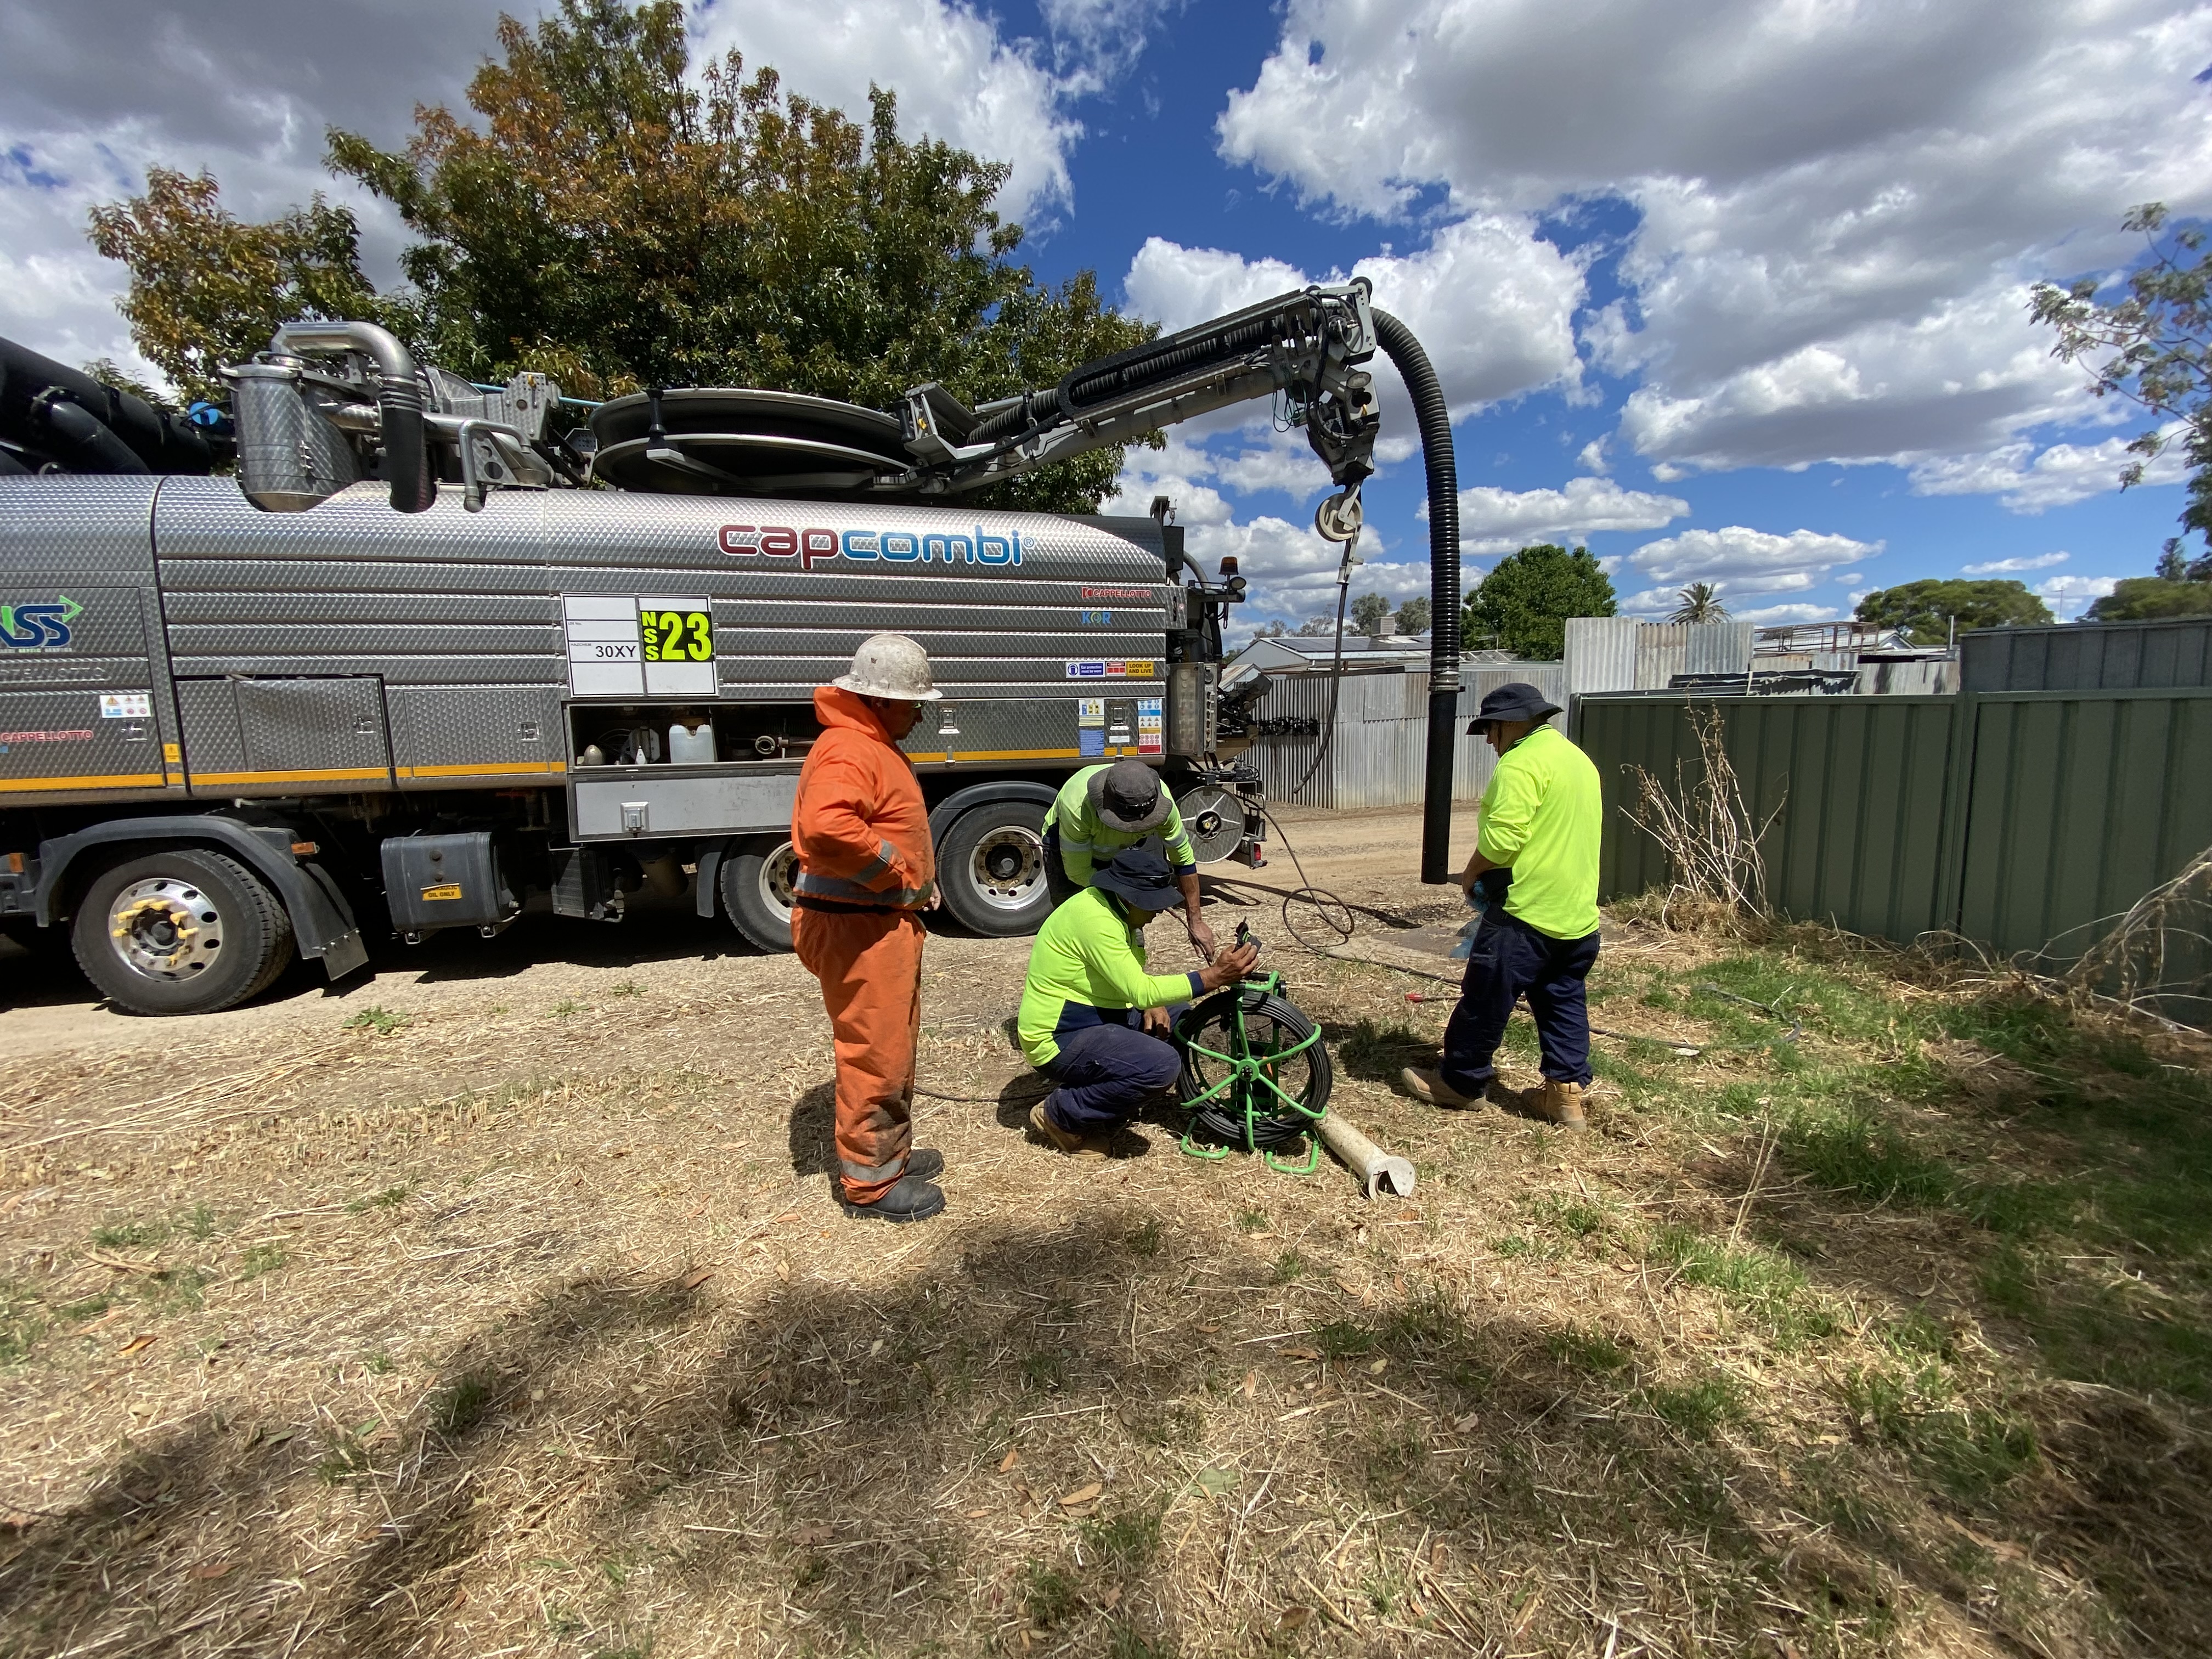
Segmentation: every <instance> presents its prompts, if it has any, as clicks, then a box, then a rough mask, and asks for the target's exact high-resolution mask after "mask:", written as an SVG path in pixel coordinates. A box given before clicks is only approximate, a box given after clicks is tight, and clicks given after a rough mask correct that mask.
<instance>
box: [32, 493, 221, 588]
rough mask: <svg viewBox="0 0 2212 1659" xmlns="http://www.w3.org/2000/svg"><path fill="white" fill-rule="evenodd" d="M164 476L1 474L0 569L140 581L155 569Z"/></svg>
mask: <svg viewBox="0 0 2212 1659" xmlns="http://www.w3.org/2000/svg"><path fill="white" fill-rule="evenodd" d="M167 482H168V480H166V479H160V478H108V477H58V478H0V569H4V570H5V571H7V572H8V574H9V580H13V581H31V582H43V581H47V580H56V579H63V578H70V577H74V578H76V579H77V580H87V579H90V580H95V581H97V580H106V581H111V582H125V583H130V584H131V585H134V586H135V585H137V584H139V583H142V582H143V581H145V580H147V578H148V577H149V576H150V575H151V574H153V564H154V550H153V544H152V541H151V540H150V539H149V525H150V524H151V522H152V520H153V512H154V496H155V490H156V489H158V488H159V487H160V486H161V484H163V483H167ZM231 494H232V495H237V494H238V489H237V486H236V485H232V486H231ZM240 499H241V500H243V499H244V498H243V497H240Z"/></svg>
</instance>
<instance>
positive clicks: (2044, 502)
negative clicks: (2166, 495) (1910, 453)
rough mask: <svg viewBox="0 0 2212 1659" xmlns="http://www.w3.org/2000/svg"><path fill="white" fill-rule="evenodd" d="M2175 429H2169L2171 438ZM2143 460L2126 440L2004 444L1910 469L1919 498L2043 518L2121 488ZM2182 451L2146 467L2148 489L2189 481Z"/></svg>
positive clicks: (2177, 449) (2168, 450) (2170, 450)
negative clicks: (1971, 502) (1983, 503)
mask: <svg viewBox="0 0 2212 1659" xmlns="http://www.w3.org/2000/svg"><path fill="white" fill-rule="evenodd" d="M2178 431H2179V428H2176V427H2168V428H2166V435H2167V436H2168V437H2169V438H2172V437H2173V436H2174V435H2176V434H2177V433H2178ZM2138 459H2141V458H2140V457H2138V456H2136V455H2132V454H2130V453H2128V440H2127V439H2125V438H2107V439H2106V440H2105V441H2103V442H2102V443H2095V444H2052V445H2051V446H2050V447H2048V448H2046V449H2044V450H2042V451H2040V452H2039V451H2038V450H2037V449H2036V447H2035V446H2034V445H2033V444H2032V443H2014V444H2006V445H2004V446H2002V447H2000V448H1997V449H1993V450H1990V451H1987V452H1985V453H1982V454H1978V455H1960V456H1954V457H1934V458H1930V459H1926V460H1923V461H1922V462H1920V463H1919V464H1918V465H1916V466H1914V467H1913V469H1912V493H1913V494H1914V495H1996V497H1997V499H1998V501H2000V503H2002V505H2003V506H2004V507H2008V509H2010V510H2011V511H2013V512H2015V513H2040V512H2042V511H2043V509H2044V508H2045V507H2069V506H2071V505H2072V504H2073V503H2074V502H2075V501H2087V500H2088V499H2089V497H2091V496H2092V495H2103V494H2105V493H2106V491H2108V490H2114V489H2118V488H2119V487H2120V473H2121V471H2122V470H2123V469H2124V468H2126V467H2127V466H2129V465H2132V464H2133V463H2134V462H2136V460H2138ZM2188 472H2189V469H2188V466H2187V465H2186V464H2185V461H2184V459H2183V457H2182V452H2181V449H2180V447H2179V445H2176V444H2169V446H2168V447H2167V448H2166V452H2165V453H2163V454H2161V455H2159V456H2156V457H2154V459H2151V460H2149V461H2148V462H2146V463H2144V465H2143V482H2144V483H2179V482H2180V481H2181V480H2182V479H2183V478H2185V477H2187V476H2188Z"/></svg>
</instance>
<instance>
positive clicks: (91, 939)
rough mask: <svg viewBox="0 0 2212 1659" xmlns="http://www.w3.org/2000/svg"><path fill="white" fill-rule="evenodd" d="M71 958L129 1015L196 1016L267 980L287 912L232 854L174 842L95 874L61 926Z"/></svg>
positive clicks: (283, 939) (286, 939) (284, 935)
mask: <svg viewBox="0 0 2212 1659" xmlns="http://www.w3.org/2000/svg"><path fill="white" fill-rule="evenodd" d="M70 940H71V943H72V944H73V945H75V946H76V959H77V965H78V966H79V967H81V968H82V969H84V972H85V977H86V978H88V979H89V980H90V981H92V982H93V984H94V986H95V987H98V988H99V989H100V992H101V993H102V994H105V995H106V998H107V1000H109V1001H110V1002H112V1003H113V1004H114V1005H115V1006H117V1007H118V1008H125V1009H128V1010H129V1011H130V1012H132V1013H134V1014H205V1013H212V1012H215V1011H216V1009H218V1008H228V1007H230V1006H233V1005H234V1004H236V1003H240V1002H243V1001H245V1000H246V998H248V997H250V996H253V995H256V994H258V993H259V992H262V991H264V990H266V989H267V988H268V987H270V985H271V984H273V983H275V981H276V977H277V975H280V974H282V973H283V971H284V969H285V967H286V966H287V964H288V963H289V962H290V960H291V956H292V919H291V917H289V915H286V914H285V912H284V907H283V905H282V904H281V903H279V902H277V900H276V895H275V894H274V893H271V892H270V890H269V889H268V888H267V887H266V886H264V884H263V883H262V880H261V878H260V877H258V876H257V875H255V874H254V873H253V872H252V871H251V870H249V869H247V868H246V866H244V865H243V864H240V862H239V861H238V860H236V859H234V858H229V857H226V856H225V855H224V854H221V853H211V852H206V851H204V850H202V849H200V848H175V849H174V850H173V851H168V852H161V853H153V854H148V855H147V856H146V857H144V858H137V859H131V860H126V861H125V862H124V863H121V864H118V865H117V866H114V867H113V868H112V869H110V870H107V871H105V872H102V873H101V874H100V875H99V876H98V877H96V878H94V881H93V883H92V885H91V886H89V887H88V888H87V889H86V890H85V892H84V896H83V897H82V899H80V900H79V901H78V902H77V907H76V921H75V923H74V924H73V925H72V926H71V928H70Z"/></svg>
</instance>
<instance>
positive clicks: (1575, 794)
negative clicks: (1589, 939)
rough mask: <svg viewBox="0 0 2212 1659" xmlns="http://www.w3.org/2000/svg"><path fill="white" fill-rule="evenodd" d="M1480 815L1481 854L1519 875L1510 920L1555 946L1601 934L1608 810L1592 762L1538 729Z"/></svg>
mask: <svg viewBox="0 0 2212 1659" xmlns="http://www.w3.org/2000/svg"><path fill="white" fill-rule="evenodd" d="M1481 811H1482V817H1481V821H1480V824H1479V825H1478V826H1477V834H1476V836H1475V843H1474V844H1475V848H1476V850H1477V851H1479V852H1480V853H1481V854H1482V856H1483V857H1485V858H1486V859H1488V860H1490V861H1491V862H1492V864H1503V865H1509V866H1511V867H1512V871H1513V884H1512V885H1511V886H1510V887H1508V888H1507V889H1506V890H1505V914H1506V915H1509V916H1517V917H1519V918H1520V919H1521V920H1522V921H1525V922H1527V923H1528V926H1530V927H1533V928H1534V929H1535V930H1536V931H1537V932H1538V933H1545V934H1548V935H1549V936H1550V937H1552V938H1553V939H1582V938H1584V937H1586V936H1587V935H1589V934H1591V933H1595V932H1597V923H1598V915H1597V848H1598V837H1599V835H1600V833H1601V831H1602V829H1603V828H1604V824H1605V806H1604V804H1603V802H1602V801H1601V799H1599V793H1598V781H1597V768H1596V767H1595V766H1593V765H1591V764H1590V758H1589V756H1588V755H1585V754H1584V753H1583V751H1582V750H1579V749H1577V748H1576V747H1575V746H1574V744H1571V743H1570V742H1568V741H1567V739H1566V738H1565V737H1564V736H1562V735H1561V734H1560V732H1559V730H1558V728H1557V727H1554V726H1538V727H1537V728H1536V729H1535V730H1534V731H1533V732H1530V733H1529V734H1528V736H1527V737H1525V738H1522V739H1521V741H1520V742H1518V743H1516V744H1514V745H1513V746H1512V747H1511V748H1510V749H1509V750H1506V751H1505V752H1504V754H1503V755H1501V756H1499V757H1498V770H1497V771H1495V772H1493V773H1492V774H1491V778H1490V787H1488V788H1487V789H1485V790H1484V791H1483V792H1482V808H1481Z"/></svg>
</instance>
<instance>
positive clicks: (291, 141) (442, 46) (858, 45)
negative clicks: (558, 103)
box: [0, 0, 1081, 375]
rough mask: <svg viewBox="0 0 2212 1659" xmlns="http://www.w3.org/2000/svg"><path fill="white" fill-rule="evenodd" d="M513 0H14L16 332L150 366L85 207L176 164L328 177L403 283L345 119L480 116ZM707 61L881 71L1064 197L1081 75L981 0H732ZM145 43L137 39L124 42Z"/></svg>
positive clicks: (817, 78)
mask: <svg viewBox="0 0 2212 1659" xmlns="http://www.w3.org/2000/svg"><path fill="white" fill-rule="evenodd" d="M533 9H534V8H533ZM500 13H501V4H500V3H499V0H325V3H320V4H317V5H313V6H307V7H301V6H298V5H294V4H287V3H283V0H226V3H224V4H222V5H220V6H216V7H212V8H203V9H199V10H196V11H191V12H186V11H180V10H176V9H165V8H161V7H154V8H149V7H148V6H146V5H144V4H143V3H139V0H72V3H70V4H68V5H55V6H15V7H11V8H9V10H8V13H7V22H6V29H7V49H6V50H5V51H4V52H0V334H5V335H6V336H8V337H10V338H12V339H15V340H19V341H21V343H23V344H25V345H27V346H29V347H31V348H32V349H34V350H38V351H42V352H45V353H46V355H48V356H53V357H57V358H59V359H61V360H62V361H64V362H72V363H75V362H82V361H84V360H85V359H87V358H88V357H93V356H110V357H113V358H114V359H116V360H117V361H118V362H120V363H121V364H123V365H124V366H125V368H131V369H133V370H135V371H136V372H137V373H139V374H148V375H150V374H151V373H152V370H151V368H150V366H149V365H148V364H146V363H145V362H143V360H141V359H139V358H138V357H137V355H136V354H135V353H134V352H133V351H132V350H131V346H130V340H129V332H128V330H127V329H126V327H125V325H124V322H123V320H122V319H121V318H120V317H119V316H118V315H117V314H116V312H115V309H114V301H115V299H116V297H117V296H118V295H120V294H121V293H122V291H123V288H124V276H123V271H122V269H121V267H120V266H118V265H115V264H110V263H109V262H107V261H106V260H103V259H101V258H99V257H98V256H97V255H96V254H94V252H93V251H92V249H91V247H90V246H89V245H88V243H87V241H86V240H85V234H84V232H85V216H86V214H87V212H88V210H90V209H91V208H92V207H93V206H94V205H95V204H99V203H102V202H109V201H115V200H118V199H120V198H121V197H125V196H126V195H130V194H132V193H135V192H137V191H141V190H143V188H144V187H145V170H146V168H147V167H148V166H149V164H153V163H159V164H161V165H162V166H166V167H178V168H180V169H182V170H183V171H185V172H186V173H197V172H199V171H201V170H202V169H206V170H208V171H210V172H212V173H214V174H215V176H216V178H217V179H219V180H220V181H221V182H222V187H223V199H224V202H225V204H226V205H228V207H229V208H230V210H232V211H233V212H234V213H237V214H238V215H239V216H240V217H244V218H266V217H270V216H273V215H275V214H276V213H279V212H281V211H283V210H285V209H287V208H289V207H294V206H298V205H301V204H305V203H306V202H307V199H308V197H310V196H311V195H312V194H313V192H314V191H322V192H323V193H324V194H325V196H327V197H330V198H331V200H333V201H335V202H339V203H342V204H345V205H347V206H349V207H351V208H352V209H353V210H355V211H356V214H357V215H358V216H359V217H360V219H361V222H362V252H363V258H364V263H365V264H367V265H368V267H369V270H370V273H371V275H372V276H374V278H375V279H376V280H378V281H379V282H380V283H388V282H391V281H393V280H395V279H396V277H397V275H398V272H397V269H396V264H395V261H396V258H397V255H398V250H399V248H400V247H401V246H402V245H403V244H404V242H405V241H406V240H408V239H407V237H406V236H405V235H404V232H403V229H402V228H401V226H400V225H399V223H398V219H397V217H396V216H394V215H393V214H392V212H391V211H390V210H388V209H387V208H386V207H385V206H384V205H383V204H380V203H379V202H377V201H375V200H374V198H373V197H369V196H368V195H367V194H366V192H364V191H361V190H359V189H358V188H357V187H356V186H354V185H350V184H349V183H346V182H343V181H340V180H337V179H332V178H331V176H330V174H329V173H326V172H325V170H324V168H323V165H322V161H323V148H324V132H325V128H327V127H330V126H339V127H344V128H347V129H349V130H352V131H360V132H362V133H363V134H364V135H366V136H367V137H369V138H371V139H372V140H374V141H375V142H376V143H380V144H384V145H386V146H387V147H397V146H398V145H400V144H402V143H404V141H405V139H406V137H407V136H408V134H409V132H410V129H411V127H412V125H413V118H414V108H415V106H416V103H417V102H422V103H428V104H441V103H442V104H445V105H447V106H448V107H451V108H453V109H454V110H455V111H456V112H463V113H465V102H464V98H463V94H464V91H465V87H466V83H467V81H468V78H469V76H471V74H472V73H473V72H474V71H475V70H476V67H477V64H478V63H479V62H480V61H481V60H482V59H483V58H485V57H486V56H488V55H489V54H492V53H494V52H496V50H497V47H498V42H497V39H496V35H495V28H496V25H497V22H498V19H499V15H500ZM693 29H694V33H695V34H696V37H697V38H696V40H695V43H694V46H695V49H694V53H693V58H694V62H695V63H697V62H699V61H701V60H702V58H703V57H704V55H705V54H706V53H707V52H719V51H720V50H721V49H722V48H724V47H726V46H732V45H737V46H743V47H744V51H745V54H746V58H747V59H748V61H749V62H750V63H754V64H759V63H770V64H774V65H775V67H776V68H777V69H778V70H781V71H782V72H783V76H784V84H785V86H786V88H788V89H789V90H792V91H795V92H799V93H803V94H807V95H809V96H811V97H814V98H817V99H818V100H822V101H824V102H828V103H833V104H836V105H839V106H842V107H844V108H846V109H847V110H848V111H853V112H858V113H860V114H862V115H865V114H866V109H867V89H868V85H869V82H870V81H871V80H873V81H876V82H880V83H881V84H883V85H884V86H887V87H890V88H894V89H895V90H896V91H897V92H898V94H899V96H900V110H901V119H902V126H903V127H904V129H905V130H906V131H909V132H914V131H920V132H927V133H930V134H933V135H934V136H937V137H943V138H945V139H949V140H951V142H953V143H959V144H963V145H965V146H967V147H968V148H969V149H975V151H977V152H978V153H979V154H981V155H986V156H988V157H994V158H998V159H1001V160H1004V161H1007V162H1009V163H1011V164H1012V167H1013V168H1014V173H1013V176H1012V179H1010V180H1009V182H1008V184H1007V185H1006V190H1005V191H1004V192H1003V193H1002V196H1001V201H1002V203H1003V204H1005V206H1006V208H1007V209H1008V210H1010V211H1012V212H1013V213H1015V214H1017V215H1021V214H1028V213H1033V212H1037V211H1043V212H1047V213H1050V212H1054V211H1057V210H1061V209H1063V208H1064V207H1065V206H1066V204H1067V202H1068V199H1069V184H1068V173H1067V155H1068V152H1069V150H1070V149H1071V148H1072V147H1073V144H1074V143H1075V142H1076V139H1077V138H1078V137H1079V134H1080V131H1081V128H1080V126H1079V125H1078V124H1077V123H1076V121H1075V120H1074V119H1073V118H1072V117H1071V116H1069V115H1068V114H1067V113H1066V102H1067V100H1068V99H1069V98H1070V97H1072V96H1073V94H1074V93H1075V92H1076V91H1078V90H1079V88H1078V87H1077V86H1076V84H1075V82H1073V81H1063V80H1062V79H1061V78H1060V77H1058V76H1055V75H1054V73H1053V72H1052V70H1049V69H1048V68H1046V67H1044V66H1042V65H1040V64H1037V63H1036V62H1035V61H1034V60H1033V59H1032V58H1031V57H1030V55H1029V54H1028V52H1026V50H1025V49H1024V47H1022V46H1020V45H1019V44H1018V43H1009V42H1007V41H1006V40H1001V39H1000V36H999V35H998V33H997V31H996V26H995V25H994V23H992V22H991V21H990V20H989V19H988V18H987V16H985V15H983V14H981V13H980V12H978V11H977V10H975V9H974V8H973V7H971V6H969V5H968V4H965V3H962V0H827V3H815V4H810V5H807V6H805V7H799V6H767V5H757V4H752V5H741V4H739V3H738V0H715V3H711V4H708V5H705V6H702V7H701V8H700V9H699V11H698V13H697V15H696V16H695V17H694V19H693ZM118 41H127V42H128V43H129V46H128V47H127V49H123V50H118V46H117V43H118Z"/></svg>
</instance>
